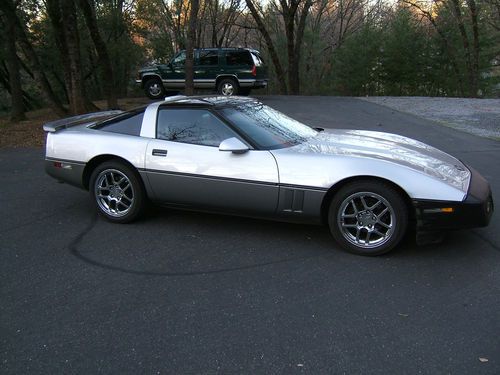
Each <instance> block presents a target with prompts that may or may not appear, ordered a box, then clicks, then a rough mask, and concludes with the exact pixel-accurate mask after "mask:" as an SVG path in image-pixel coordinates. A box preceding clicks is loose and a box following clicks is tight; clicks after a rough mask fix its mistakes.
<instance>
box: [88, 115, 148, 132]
mask: <svg viewBox="0 0 500 375" xmlns="http://www.w3.org/2000/svg"><path fill="white" fill-rule="evenodd" d="M144 111H145V108H141V109H139V110H136V111H133V112H128V113H125V114H123V115H120V116H118V117H115V118H112V119H110V120H107V121H104V122H102V123H100V124H98V125H96V126H94V127H93V128H94V129H100V130H102V131H105V132H111V133H121V134H128V135H137V136H139V135H141V127H142V118H143V117H144Z"/></svg>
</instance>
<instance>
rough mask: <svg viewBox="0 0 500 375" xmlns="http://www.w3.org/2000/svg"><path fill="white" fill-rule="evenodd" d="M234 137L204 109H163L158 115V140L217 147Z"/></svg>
mask: <svg viewBox="0 0 500 375" xmlns="http://www.w3.org/2000/svg"><path fill="white" fill-rule="evenodd" d="M236 136H237V135H236V133H234V132H233V131H232V130H231V129H229V128H228V127H227V126H226V124H224V123H223V122H222V121H221V120H220V119H219V118H217V117H216V116H215V115H214V114H212V113H210V112H209V111H207V110H204V109H176V108H165V109H160V111H159V113H158V123H157V138H159V139H164V140H167V141H174V142H183V143H192V144H196V145H203V146H214V147H219V145H220V143H221V142H222V141H223V140H225V139H227V138H231V137H236Z"/></svg>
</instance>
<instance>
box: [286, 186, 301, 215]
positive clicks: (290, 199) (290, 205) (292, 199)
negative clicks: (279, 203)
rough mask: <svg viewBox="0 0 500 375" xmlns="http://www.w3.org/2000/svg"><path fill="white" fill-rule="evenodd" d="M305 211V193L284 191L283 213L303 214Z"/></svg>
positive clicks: (291, 190)
mask: <svg viewBox="0 0 500 375" xmlns="http://www.w3.org/2000/svg"><path fill="white" fill-rule="evenodd" d="M303 209H304V191H303V190H295V189H286V188H284V189H283V211H284V212H296V213H302V210H303Z"/></svg>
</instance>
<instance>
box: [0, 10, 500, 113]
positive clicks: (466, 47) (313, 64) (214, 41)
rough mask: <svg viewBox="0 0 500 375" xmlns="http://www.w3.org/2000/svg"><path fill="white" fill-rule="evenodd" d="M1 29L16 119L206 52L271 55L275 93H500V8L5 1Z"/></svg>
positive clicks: (65, 107) (83, 105)
mask: <svg viewBox="0 0 500 375" xmlns="http://www.w3.org/2000/svg"><path fill="white" fill-rule="evenodd" d="M0 29H1V31H2V32H1V34H0V45H1V48H0V100H1V102H0V103H1V106H2V107H1V108H0V110H2V111H4V112H5V111H7V110H9V111H10V114H11V118H12V120H13V121H19V120H22V119H23V118H24V112H25V111H26V110H29V109H33V108H37V107H40V106H47V105H48V106H50V107H51V108H52V109H53V110H54V111H55V112H56V113H58V114H60V115H61V116H62V115H67V114H77V113H83V112H88V111H91V110H94V109H95V106H94V104H93V103H92V101H93V100H96V99H106V101H107V105H108V107H109V108H116V106H117V98H118V97H125V96H127V95H130V94H131V93H133V92H134V91H135V90H137V88H136V87H135V83H134V79H135V73H136V71H137V69H138V68H139V67H140V66H143V65H145V64H148V63H159V62H167V61H168V60H169V58H171V57H172V55H173V54H174V53H175V52H176V51H177V50H179V49H187V50H188V57H189V56H190V54H189V51H190V50H191V48H198V47H229V46H231V47H251V48H255V49H258V50H260V51H261V53H262V55H263V56H264V59H265V60H266V62H267V64H268V65H269V70H270V79H271V81H270V86H269V89H268V92H269V93H280V94H292V95H297V94H304V95H356V96H359V95H426V96H466V97H477V96H495V95H498V92H499V90H500V88H499V82H500V79H499V77H500V71H499V70H500V67H499V65H500V0H400V1H398V2H392V1H382V0H269V1H268V0H265V1H264V0H2V1H1V2H0ZM187 64H192V59H187ZM188 71H189V69H188ZM188 78H189V77H188ZM190 90H191V89H190V88H187V91H188V92H191V91H190ZM135 92H137V91H135Z"/></svg>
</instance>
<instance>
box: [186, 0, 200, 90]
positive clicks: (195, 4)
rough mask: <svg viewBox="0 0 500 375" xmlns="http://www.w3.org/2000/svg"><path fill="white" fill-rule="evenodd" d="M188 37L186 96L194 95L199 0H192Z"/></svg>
mask: <svg viewBox="0 0 500 375" xmlns="http://www.w3.org/2000/svg"><path fill="white" fill-rule="evenodd" d="M190 6H191V8H190V11H189V25H188V37H187V40H186V63H185V64H186V65H185V71H186V95H193V93H194V56H193V51H194V47H195V43H196V27H197V19H198V9H199V6H200V3H199V0H190Z"/></svg>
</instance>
